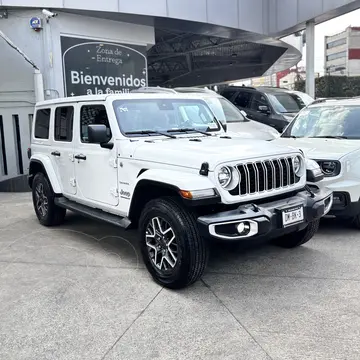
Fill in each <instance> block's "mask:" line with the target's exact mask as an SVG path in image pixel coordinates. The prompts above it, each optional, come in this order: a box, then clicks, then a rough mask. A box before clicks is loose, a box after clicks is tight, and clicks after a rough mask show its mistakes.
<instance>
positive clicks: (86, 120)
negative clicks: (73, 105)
mask: <svg viewBox="0 0 360 360" xmlns="http://www.w3.org/2000/svg"><path fill="white" fill-rule="evenodd" d="M88 125H105V126H106V131H107V135H108V141H110V139H111V138H112V134H111V129H110V124H109V119H108V116H107V112H106V108H105V106H104V105H85V106H82V107H81V112H80V137H81V142H83V143H88V142H89V139H88Z"/></svg>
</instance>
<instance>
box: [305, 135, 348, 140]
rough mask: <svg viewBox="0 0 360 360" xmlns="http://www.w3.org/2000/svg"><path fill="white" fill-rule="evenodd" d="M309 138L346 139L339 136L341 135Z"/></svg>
mask: <svg viewBox="0 0 360 360" xmlns="http://www.w3.org/2000/svg"><path fill="white" fill-rule="evenodd" d="M310 138H312V139H313V138H315V139H316V138H319V139H348V137H347V136H341V135H338V136H331V135H327V136H310Z"/></svg>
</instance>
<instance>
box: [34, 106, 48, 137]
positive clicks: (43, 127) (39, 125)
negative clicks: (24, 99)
mask: <svg viewBox="0 0 360 360" xmlns="http://www.w3.org/2000/svg"><path fill="white" fill-rule="evenodd" d="M50 114H51V110H50V109H39V110H38V111H37V112H36V117H35V131H34V136H35V138H36V139H48V138H49V127H50Z"/></svg>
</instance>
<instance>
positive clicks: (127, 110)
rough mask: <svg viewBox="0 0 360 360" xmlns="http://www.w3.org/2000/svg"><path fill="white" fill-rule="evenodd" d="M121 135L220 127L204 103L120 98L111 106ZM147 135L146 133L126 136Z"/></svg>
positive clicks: (205, 129) (216, 129) (188, 100)
mask: <svg viewBox="0 0 360 360" xmlns="http://www.w3.org/2000/svg"><path fill="white" fill-rule="evenodd" d="M113 106H114V110H115V114H116V118H117V121H118V124H119V127H120V130H121V131H122V133H123V134H126V133H130V132H140V131H153V132H156V131H157V132H159V131H160V132H166V131H171V132H172V133H174V132H176V129H179V130H181V129H195V130H199V131H206V132H208V131H218V130H220V125H219V123H218V121H217V120H216V118H214V115H213V113H212V112H211V110H210V109H209V107H208V106H207V105H206V103H205V102H204V101H203V100H193V99H122V100H115V101H114V103H113ZM128 135H131V136H149V133H147V134H145V133H144V134H128Z"/></svg>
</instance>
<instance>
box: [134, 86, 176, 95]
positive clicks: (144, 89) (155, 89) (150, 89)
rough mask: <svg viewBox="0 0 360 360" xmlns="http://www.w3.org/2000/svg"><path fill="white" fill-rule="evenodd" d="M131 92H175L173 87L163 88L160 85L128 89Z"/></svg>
mask: <svg viewBox="0 0 360 360" xmlns="http://www.w3.org/2000/svg"><path fill="white" fill-rule="evenodd" d="M130 92H131V93H152V94H159V93H168V94H177V92H176V91H175V90H174V89H169V88H164V87H160V86H144V87H141V88H138V89H134V90H131V91H130Z"/></svg>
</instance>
